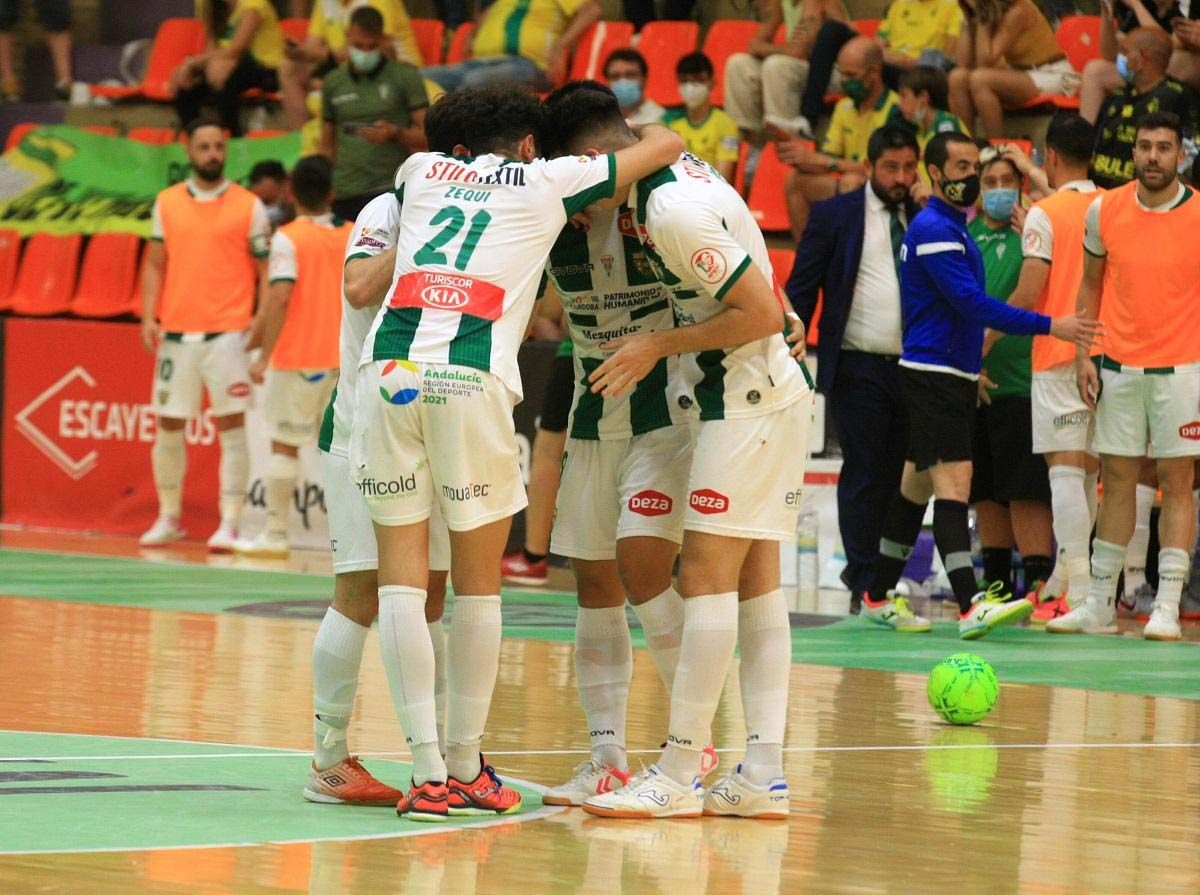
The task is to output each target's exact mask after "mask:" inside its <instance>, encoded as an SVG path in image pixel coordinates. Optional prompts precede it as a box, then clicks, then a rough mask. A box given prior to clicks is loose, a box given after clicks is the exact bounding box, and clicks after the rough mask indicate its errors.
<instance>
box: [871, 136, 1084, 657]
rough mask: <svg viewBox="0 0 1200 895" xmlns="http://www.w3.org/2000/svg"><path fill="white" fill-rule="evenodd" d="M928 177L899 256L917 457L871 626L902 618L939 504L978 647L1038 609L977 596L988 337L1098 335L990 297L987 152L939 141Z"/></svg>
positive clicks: (908, 399)
mask: <svg viewBox="0 0 1200 895" xmlns="http://www.w3.org/2000/svg"><path fill="white" fill-rule="evenodd" d="M925 166H926V168H927V169H928V171H929V176H930V179H931V181H932V185H933V195H932V197H931V198H930V200H929V204H928V205H927V206H926V207H925V209H924V210H923V211H922V212H920V213H919V214H918V215H917V216H916V217H915V218H913V220H912V224H911V225H910V226H909V228H908V231H907V233H906V234H905V236H904V246H903V248H902V249H901V252H900V307H901V313H902V316H903V322H904V340H903V352H902V354H901V356H900V382H901V387H902V392H903V396H904V403H905V405H906V407H907V409H908V414H909V420H910V432H909V442H908V454H907V460H906V462H905V464H904V474H903V477H902V478H901V482H900V493H899V494H898V495H897V496H896V499H895V500H894V501H893V503H892V506H891V509H890V510H889V511H888V517H887V520H886V521H885V523H884V529H883V537H882V539H881V540H880V543H879V558H878V560H877V563H876V571H875V580H874V583H873V584H872V586H871V590H870V592H869V593H868V594H867V595H866V597H865V598H864V600H863V614H870V615H871V616H874V617H876V618H877V619H878V620H886V618H887V617H888V615H889V614H891V613H892V612H894V609H893V600H892V593H891V589H892V588H894V587H895V586H896V582H897V580H898V579H899V577H900V573H901V571H902V570H903V568H904V564H905V563H906V562H907V560H908V557H909V554H910V553H911V552H912V548H913V545H914V544H915V543H916V540H917V535H918V533H919V532H920V530H921V522H922V520H923V519H924V516H925V506H926V504H927V503H928V502H929V498H930V496H933V497H935V498H936V499H935V501H934V504H933V536H934V541H935V542H936V543H937V547H938V552H939V553H940V554H941V557H942V563H943V565H945V567H946V572H947V574H948V575H949V577H950V583H951V586H952V587H953V588H954V597H955V599H956V600H957V601H958V608H959V622H958V631H959V636H960V637H962V638H964V639H966V640H975V639H977V638H979V637H982V636H983V635H985V634H987V633H988V631H990V630H991V629H993V628H995V627H997V626H998V625H1002V624H1006V623H1010V622H1014V621H1018V620H1020V619H1023V618H1026V617H1027V616H1028V615H1029V614H1030V613H1032V612H1033V604H1031V603H1029V602H1028V601H1027V600H1014V599H1013V598H1012V594H1010V593H1005V592H1004V590H1003V587H1002V586H992V587H990V588H989V589H988V590H987V591H978V586H977V583H976V581H975V568H974V564H973V563H972V560H971V541H970V534H969V532H968V529H967V499H968V497H969V496H970V492H971V474H972V468H971V455H972V445H973V440H974V439H973V430H974V423H975V405H976V399H977V394H978V392H977V388H978V385H977V383H978V379H979V370H980V366H981V363H980V357H981V351H982V346H983V328H984V327H985V326H988V327H991V328H992V329H997V330H1000V331H1001V332H1006V333H1011V334H1014V335H1045V334H1047V333H1049V334H1050V335H1053V336H1055V337H1057V338H1059V339H1062V340H1063V341H1067V342H1075V343H1077V344H1079V345H1081V346H1084V347H1085V348H1086V347H1087V346H1088V345H1090V344H1091V342H1092V339H1093V337H1094V336H1095V334H1096V330H1097V328H1098V324H1097V323H1096V321H1094V320H1084V319H1081V318H1078V317H1059V318H1056V319H1054V320H1051V319H1050V318H1049V317H1047V316H1045V315H1043V314H1036V313H1033V312H1031V311H1025V310H1021V309H1020V308H1014V307H1010V306H1008V305H1006V304H1004V303H1003V302H999V301H997V300H996V299H994V298H991V297H990V296H989V295H988V294H987V292H986V291H985V290H984V270H983V259H982V257H981V256H980V253H979V249H978V248H977V247H976V246H975V241H974V240H973V239H972V238H971V236H970V234H969V233H968V232H967V226H966V209H968V208H970V207H971V206H972V205H974V204H975V200H976V199H977V198H978V197H979V148H978V147H977V146H976V145H975V143H974V142H973V141H972V140H971V138H970V137H967V136H966V135H965V134H961V133H957V132H950V133H942V134H938V135H937V136H935V137H934V138H933V139H932V140H931V141H930V142H929V145H928V146H927V147H926V149H925Z"/></svg>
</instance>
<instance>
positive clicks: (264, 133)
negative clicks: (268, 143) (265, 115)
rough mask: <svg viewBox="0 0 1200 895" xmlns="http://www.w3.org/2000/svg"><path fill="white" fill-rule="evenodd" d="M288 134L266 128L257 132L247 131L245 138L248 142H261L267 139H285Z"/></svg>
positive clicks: (287, 132) (283, 131) (288, 132)
mask: <svg viewBox="0 0 1200 895" xmlns="http://www.w3.org/2000/svg"><path fill="white" fill-rule="evenodd" d="M290 133H291V131H285V130H279V129H277V128H270V127H267V128H263V129H262V130H258V131H247V133H246V138H247V139H249V140H263V139H266V138H268V137H286V136H287V135H288V134H290Z"/></svg>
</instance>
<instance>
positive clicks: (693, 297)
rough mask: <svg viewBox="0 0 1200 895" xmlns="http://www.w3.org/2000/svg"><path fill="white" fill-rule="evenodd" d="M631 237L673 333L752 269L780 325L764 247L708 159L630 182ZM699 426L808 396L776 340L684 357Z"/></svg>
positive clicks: (700, 317)
mask: <svg viewBox="0 0 1200 895" xmlns="http://www.w3.org/2000/svg"><path fill="white" fill-rule="evenodd" d="M630 202H631V204H632V205H633V209H634V215H635V220H636V222H637V225H638V236H639V237H640V238H641V240H642V243H643V245H644V246H645V247H646V251H647V254H648V255H649V256H650V260H651V262H652V263H653V264H654V266H655V268H656V269H657V270H658V273H659V276H660V277H661V279H662V281H663V283H664V284H665V285H666V286H667V288H668V289H669V290H670V292H671V298H672V301H673V304H674V309H675V321H676V323H677V325H679V326H686V325H689V324H694V323H703V322H704V321H706V320H708V319H709V318H710V317H713V316H714V315H716V314H718V313H720V312H721V310H722V308H723V305H722V304H721V302H722V299H724V297H725V295H726V293H728V292H729V290H730V289H731V288H732V287H733V285H734V284H735V283H736V282H737V281H738V280H739V279H740V278H741V277H742V275H743V274H744V273H745V272H746V271H747V270H748V269H749V268H750V267H751V265H753V266H754V267H755V268H757V269H758V271H759V273H761V274H762V275H763V277H765V278H766V281H767V282H768V283H770V284H772V287H773V290H774V293H775V297H776V299H777V300H778V301H779V315H780V318H781V324H782V318H783V314H784V309H785V308H786V307H787V303H786V302H787V300H786V299H785V298H784V297H783V294H782V291H781V290H780V288H779V284H778V283H776V282H775V276H774V273H773V272H772V270H771V261H770V258H769V257H768V255H767V245H766V243H765V242H763V237H762V232H761V231H760V230H759V229H758V225H757V224H756V223H755V222H754V218H753V217H752V216H751V214H750V211H749V209H747V208H746V203H745V202H743V201H742V197H741V196H739V195H738V194H737V191H736V190H734V189H733V187H731V186H730V185H729V184H727V183H726V182H725V181H724V180H723V179H722V178H721V176H720V175H719V174H717V172H716V171H715V170H714V169H713V168H712V167H711V166H710V165H708V164H707V163H706V162H703V161H701V160H700V159H698V158H696V157H695V156H693V155H690V154H688V153H684V154H683V155H682V156H680V158H679V161H677V162H675V163H674V164H673V165H670V166H669V167H666V168H662V169H660V170H659V171H657V172H655V173H654V174H652V175H650V176H649V177H646V178H643V179H642V180H640V181H638V183H637V184H635V185H634V189H633V190H632V191H631V193H630ZM681 366H682V368H683V378H684V380H685V381H687V382H689V383H694V385H692V390H693V394H694V396H695V402H696V404H697V406H698V407H699V409H700V419H701V420H702V421H703V420H721V419H736V418H739V417H742V418H744V417H756V416H765V415H766V414H769V413H773V412H775V411H776V410H779V409H781V408H783V407H786V406H788V405H790V404H792V403H794V402H796V401H799V400H800V399H801V398H803V397H804V396H805V395H806V394H808V393H809V391H810V386H809V384H808V381H807V377H806V375H805V372H804V370H803V368H802V367H801V365H800V364H798V363H797V362H796V361H795V360H794V359H793V358H792V357H791V355H790V353H789V350H788V345H787V343H786V342H785V341H784V337H783V334H782V333H779V334H777V335H772V336H768V337H767V338H764V339H758V340H757V341H754V342H749V343H747V344H745V345H741V346H739V347H737V348H728V349H716V350H712V351H701V352H700V353H699V354H694V355H686V356H684V357H683V358H681Z"/></svg>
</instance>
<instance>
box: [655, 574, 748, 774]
mask: <svg viewBox="0 0 1200 895" xmlns="http://www.w3.org/2000/svg"><path fill="white" fill-rule="evenodd" d="M737 624H738V603H737V594H736V593H732V592H731V593H724V594H705V595H703V596H699V597H690V598H688V599H686V600H684V601H683V638H682V640H681V642H680V646H679V667H678V668H677V669H676V671H675V686H674V687H672V688H671V718H670V722H669V724H668V727H667V748H666V750H665V751H664V752H663V755H662V759H661V760H660V761H659V768H660V769H661V770H662V771H663V773H665V774H667V775H668V776H670V777H673V778H674V779H675V780H677V781H678V782H680V783H685V784H687V783H691V782H692V781H693V780H694V779H695V778H696V776H697V775H698V774H699V773H700V754H701V752H702V751H703V749H704V747H705V746H706V745H707V744H708V737H709V730H710V728H711V727H712V719H713V715H715V714H716V711H717V703H718V702H719V701H720V699H721V689H722V688H723V687H724V686H725V675H726V673H727V672H728V671H729V662H730V660H731V659H732V658H733V648H734V646H735V645H736V644H737Z"/></svg>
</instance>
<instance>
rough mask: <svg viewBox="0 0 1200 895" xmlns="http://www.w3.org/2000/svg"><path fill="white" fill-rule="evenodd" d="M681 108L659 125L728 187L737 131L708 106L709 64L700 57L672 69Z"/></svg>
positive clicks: (735, 155) (690, 57)
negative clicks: (705, 163) (676, 136)
mask: <svg viewBox="0 0 1200 895" xmlns="http://www.w3.org/2000/svg"><path fill="white" fill-rule="evenodd" d="M675 77H676V78H677V79H678V80H679V95H680V96H682V97H683V103H684V108H682V109H672V110H671V111H669V112H667V114H666V116H665V117H664V118H663V123H664V124H665V125H666V126H667V127H669V128H670V129H671V130H673V131H675V132H676V133H677V134H679V135H680V136H681V137H683V142H684V145H685V146H686V147H687V151H688V152H690V153H691V154H692V155H694V156H696V157H697V158H702V159H704V161H706V162H708V163H709V164H710V165H712V166H713V167H714V168H716V169H717V171H718V172H719V173H720V174H721V176H722V177H724V178H725V179H726V180H727V181H729V182H730V183H733V170H734V168H736V167H737V160H738V149H739V142H738V129H737V125H736V124H734V123H733V119H732V118H730V117H729V116H728V115H726V114H725V113H724V112H723V111H722V110H720V109H718V108H717V107H716V106H714V105H713V104H712V99H711V98H710V97H711V95H712V88H713V64H712V61H711V60H710V59H709V58H708V57H707V56H705V55H704V54H703V53H688V54H687V55H686V56H684V57H683V58H682V59H680V60H679V64H678V65H676V66H675Z"/></svg>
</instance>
